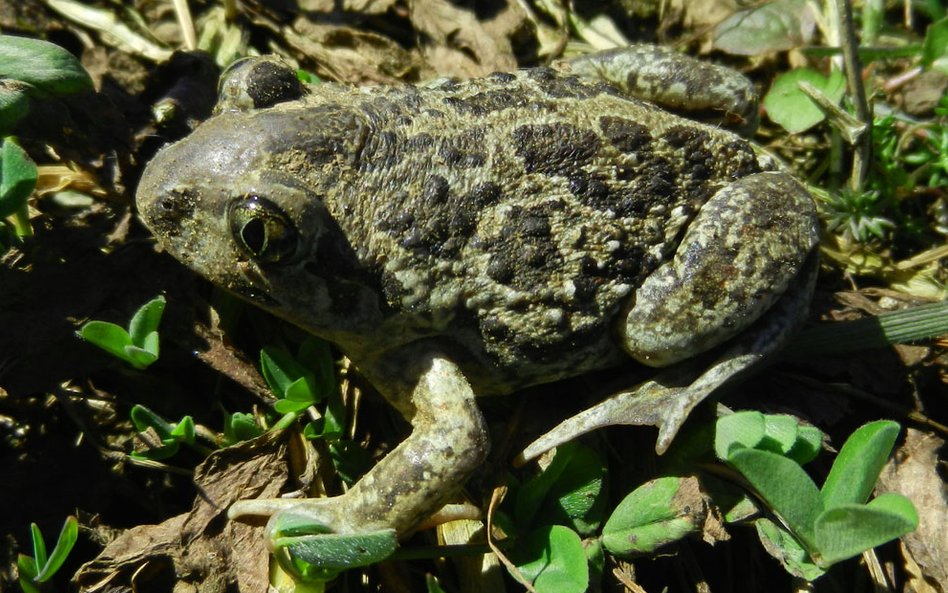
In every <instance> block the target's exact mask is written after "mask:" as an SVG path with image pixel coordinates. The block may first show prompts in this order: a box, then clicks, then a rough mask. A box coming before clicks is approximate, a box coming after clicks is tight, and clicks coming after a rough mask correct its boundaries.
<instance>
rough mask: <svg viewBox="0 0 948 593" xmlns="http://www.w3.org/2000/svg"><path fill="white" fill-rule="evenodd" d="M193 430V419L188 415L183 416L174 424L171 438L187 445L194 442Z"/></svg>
mask: <svg viewBox="0 0 948 593" xmlns="http://www.w3.org/2000/svg"><path fill="white" fill-rule="evenodd" d="M194 437H195V430H194V419H193V418H191V417H190V416H185V417H183V418H181V420H180V421H179V422H178V423H177V424H175V426H174V429H172V431H171V438H173V439H174V440H176V441H178V442H180V443H186V444H188V445H193V444H194Z"/></svg>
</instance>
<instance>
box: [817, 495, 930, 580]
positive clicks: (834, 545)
mask: <svg viewBox="0 0 948 593" xmlns="http://www.w3.org/2000/svg"><path fill="white" fill-rule="evenodd" d="M917 527H918V513H917V512H916V510H915V507H914V506H912V503H911V501H909V500H908V499H907V498H905V497H904V496H902V495H901V494H896V493H894V492H890V493H886V494H883V495H881V496H879V497H877V498H876V499H874V500H873V501H872V502H871V503H869V504H868V505H861V504H844V505H840V506H836V507H833V508H831V509H828V510H826V511H825V512H823V513H822V514H821V515H820V516H819V517H818V518H817V520H816V528H815V535H816V546H817V549H818V550H819V558H818V559H817V560H818V564H819V565H820V566H823V567H828V566H830V565H831V564H835V563H836V562H839V561H840V560H845V559H847V558H852V557H853V556H856V555H858V554H861V553H862V552H864V551H866V550H869V549H871V548H874V547H876V546H878V545H881V544H884V543H886V542H888V541H891V540H893V539H896V538H898V537H901V536H903V535H905V534H906V533H909V532H911V531H914V530H915V529H916V528H917Z"/></svg>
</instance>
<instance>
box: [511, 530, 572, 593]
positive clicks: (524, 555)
mask: <svg viewBox="0 0 948 593" xmlns="http://www.w3.org/2000/svg"><path fill="white" fill-rule="evenodd" d="M510 559H511V560H512V561H513V562H514V564H516V566H517V568H518V569H519V570H520V573H521V574H522V575H523V576H524V578H526V579H527V580H528V581H529V582H530V583H532V584H533V587H534V588H535V589H536V590H537V591H538V593H582V592H583V591H585V590H586V587H587V586H588V584H589V567H588V565H587V564H586V554H585V552H584V551H583V543H582V541H581V540H580V539H579V535H578V534H577V533H576V532H575V531H573V530H572V529H570V528H568V527H563V526H562V525H548V526H545V527H541V528H539V529H536V530H534V531H532V532H530V533H529V534H528V535H527V536H526V537H524V538H523V540H521V541H520V544H519V545H518V546H517V549H516V550H515V552H514V553H512V554H511V555H510Z"/></svg>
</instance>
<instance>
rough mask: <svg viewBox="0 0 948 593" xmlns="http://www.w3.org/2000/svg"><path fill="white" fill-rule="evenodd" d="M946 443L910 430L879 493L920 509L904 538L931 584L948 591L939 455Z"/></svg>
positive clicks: (947, 494) (946, 495)
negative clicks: (897, 495) (892, 494)
mask: <svg viewBox="0 0 948 593" xmlns="http://www.w3.org/2000/svg"><path fill="white" fill-rule="evenodd" d="M944 445H945V441H944V440H942V439H940V438H938V437H937V436H935V435H933V434H929V433H925V432H921V431H919V430H915V429H913V428H909V429H908V431H907V433H906V436H905V443H904V444H903V445H902V446H901V447H899V449H898V450H897V451H896V453H895V455H894V456H893V458H892V460H890V461H889V463H888V465H886V466H885V469H883V471H882V475H881V476H880V477H879V485H878V486H877V490H878V491H879V492H880V493H882V492H899V493H901V494H903V495H905V496H907V497H908V498H909V499H911V501H912V504H914V505H915V508H916V509H917V510H918V518H919V525H918V529H917V530H916V531H915V532H914V533H910V534H908V535H906V536H905V537H904V538H903V541H904V542H905V545H906V548H907V549H908V551H909V552H910V553H911V555H912V558H913V559H914V561H915V562H916V563H917V564H918V565H919V566H920V567H921V568H922V572H923V573H924V574H925V576H926V577H927V579H928V581H929V582H930V583H933V584H934V585H935V587H936V588H937V589H938V590H940V591H948V530H946V529H945V526H946V525H948V489H946V486H945V483H944V482H943V481H942V479H941V477H940V476H939V475H938V467H937V466H938V452H939V450H940V449H941V448H942V447H943V446H944Z"/></svg>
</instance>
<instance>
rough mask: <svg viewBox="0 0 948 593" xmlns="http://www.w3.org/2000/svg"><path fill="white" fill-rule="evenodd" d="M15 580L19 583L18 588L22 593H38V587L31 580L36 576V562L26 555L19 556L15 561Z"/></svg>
mask: <svg viewBox="0 0 948 593" xmlns="http://www.w3.org/2000/svg"><path fill="white" fill-rule="evenodd" d="M16 568H17V580H18V581H19V582H20V588H21V589H23V593H40V590H39V587H37V586H36V585H35V584H33V579H34V578H35V577H36V575H37V574H38V572H39V571H38V570H37V569H36V561H35V560H34V559H33V558H31V557H29V556H27V555H26V554H19V555H18V556H17V559H16Z"/></svg>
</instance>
